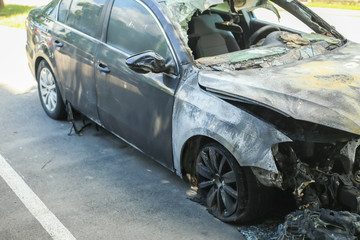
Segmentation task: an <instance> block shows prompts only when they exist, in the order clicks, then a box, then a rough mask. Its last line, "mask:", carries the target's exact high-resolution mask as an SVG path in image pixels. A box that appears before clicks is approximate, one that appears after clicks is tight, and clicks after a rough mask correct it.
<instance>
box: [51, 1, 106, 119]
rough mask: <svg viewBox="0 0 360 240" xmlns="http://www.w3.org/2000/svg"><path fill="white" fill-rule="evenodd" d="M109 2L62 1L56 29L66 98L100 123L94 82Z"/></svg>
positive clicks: (56, 47) (58, 58) (57, 64)
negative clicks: (96, 57) (102, 28)
mask: <svg viewBox="0 0 360 240" xmlns="http://www.w3.org/2000/svg"><path fill="white" fill-rule="evenodd" d="M105 3H106V0H62V2H61V3H60V5H59V11H58V22H57V23H56V24H55V25H54V38H53V44H54V47H55V49H56V51H54V52H55V61H56V69H57V76H58V78H59V81H60V84H61V87H62V89H63V91H62V93H63V97H64V98H65V99H66V100H67V101H69V102H70V103H71V104H72V106H74V107H75V108H77V109H78V110H80V111H81V112H82V113H83V114H84V115H86V116H87V117H89V118H91V119H93V120H95V121H97V120H98V118H99V117H98V114H97V108H96V87H95V78H94V71H95V70H94V69H95V53H96V50H97V47H98V45H99V40H98V39H97V38H98V37H99V35H100V32H101V29H100V26H101V25H102V21H103V16H104V14H105Z"/></svg>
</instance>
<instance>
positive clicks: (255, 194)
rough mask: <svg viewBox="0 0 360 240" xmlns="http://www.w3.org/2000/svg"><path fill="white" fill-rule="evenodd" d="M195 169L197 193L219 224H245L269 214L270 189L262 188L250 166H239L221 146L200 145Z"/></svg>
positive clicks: (213, 144)
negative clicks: (222, 222)
mask: <svg viewBox="0 0 360 240" xmlns="http://www.w3.org/2000/svg"><path fill="white" fill-rule="evenodd" d="M195 169H196V182H197V187H198V193H199V194H200V196H201V198H202V199H203V202H204V204H205V205H206V207H207V208H208V210H209V212H210V213H211V214H213V215H214V216H215V217H216V218H218V219H220V220H221V221H224V222H238V223H244V222H249V221H251V220H254V219H257V218H259V217H261V216H263V215H265V214H266V213H267V212H268V210H267V209H269V208H268V206H269V204H271V199H272V189H270V188H267V187H264V186H263V185H261V184H260V183H259V182H258V181H257V179H256V177H255V176H254V174H253V173H252V171H251V169H250V168H249V167H240V166H239V164H238V163H237V161H236V160H235V158H234V157H233V156H232V155H231V154H230V153H229V152H228V151H227V150H226V149H225V148H224V147H223V146H221V145H220V144H218V143H209V144H206V145H205V146H203V147H202V148H201V149H200V151H199V153H198V156H197V159H196V166H195Z"/></svg>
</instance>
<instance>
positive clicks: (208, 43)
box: [188, 7, 295, 59]
mask: <svg viewBox="0 0 360 240" xmlns="http://www.w3.org/2000/svg"><path fill="white" fill-rule="evenodd" d="M284 30H285V31H290V32H295V31H293V30H291V29H288V28H283V27H280V26H277V25H274V24H270V23H267V22H265V21H261V20H259V19H257V18H256V17H254V15H253V13H252V12H246V11H244V10H242V11H241V12H239V13H237V14H234V13H230V12H229V11H224V10H218V9H217V8H216V7H215V8H212V9H210V10H207V11H204V12H203V13H200V12H199V11H197V12H196V13H195V14H194V15H193V16H192V18H191V20H190V22H189V23H188V39H189V42H188V45H189V47H190V49H191V50H192V52H193V55H194V58H195V59H198V58H202V57H210V56H216V55H220V54H225V53H230V52H235V51H239V50H243V49H248V48H250V47H259V46H267V45H269V46H270V45H281V44H284V43H283V42H282V41H281V40H280V38H279V35H280V34H281V31H284Z"/></svg>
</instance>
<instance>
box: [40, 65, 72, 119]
mask: <svg viewBox="0 0 360 240" xmlns="http://www.w3.org/2000/svg"><path fill="white" fill-rule="evenodd" d="M37 81H38V91H39V97H40V101H41V105H42V106H43V108H44V110H45V112H46V114H47V115H48V116H49V117H51V118H53V119H64V118H65V117H66V110H65V105H64V102H63V100H62V98H61V94H60V91H59V88H58V85H57V83H56V79H55V76H54V74H53V72H52V71H51V69H50V66H49V64H48V63H47V62H46V61H44V60H43V61H41V62H40V64H39V67H38V71H37Z"/></svg>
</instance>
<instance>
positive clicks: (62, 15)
mask: <svg viewBox="0 0 360 240" xmlns="http://www.w3.org/2000/svg"><path fill="white" fill-rule="evenodd" d="M71 1H72V0H62V1H61V3H60V5H59V13H58V21H59V22H62V23H65V21H66V17H67V15H68V12H69V8H70V4H71Z"/></svg>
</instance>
